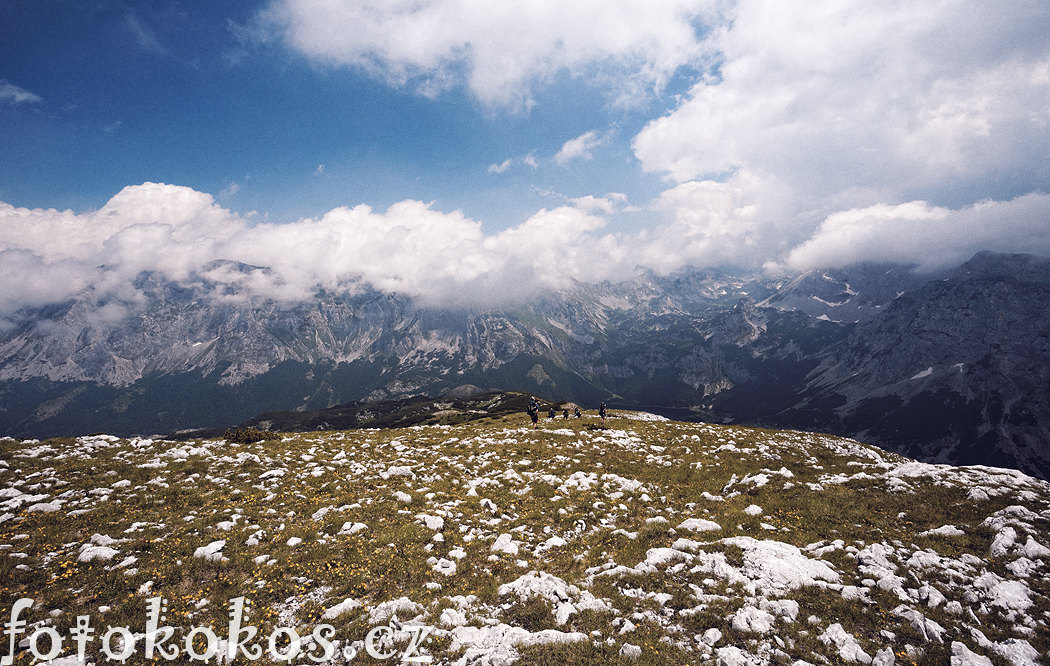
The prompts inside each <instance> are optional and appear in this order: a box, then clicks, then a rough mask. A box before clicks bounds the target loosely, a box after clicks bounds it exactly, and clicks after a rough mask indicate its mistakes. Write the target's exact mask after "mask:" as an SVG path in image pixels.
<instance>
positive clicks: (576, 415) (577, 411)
mask: <svg viewBox="0 0 1050 666" xmlns="http://www.w3.org/2000/svg"><path fill="white" fill-rule="evenodd" d="M582 416H583V414H580V408H579V407H577V408H576V413H575V414H573V417H574V418H577V419H578V418H580V417H582Z"/></svg>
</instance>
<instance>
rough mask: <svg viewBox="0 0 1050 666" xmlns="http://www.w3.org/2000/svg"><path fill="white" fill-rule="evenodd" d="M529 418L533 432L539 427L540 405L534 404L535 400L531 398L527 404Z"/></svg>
mask: <svg viewBox="0 0 1050 666" xmlns="http://www.w3.org/2000/svg"><path fill="white" fill-rule="evenodd" d="M528 411H529V417H530V418H531V419H532V428H533V430H535V429H536V428H537V427H539V423H540V405H539V403H538V402H536V398H533V399H532V401H531V402H530V403H529V410H528Z"/></svg>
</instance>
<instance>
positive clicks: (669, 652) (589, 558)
mask: <svg viewBox="0 0 1050 666" xmlns="http://www.w3.org/2000/svg"><path fill="white" fill-rule="evenodd" d="M1047 546H1050V484H1047V483H1045V482H1042V481H1038V480H1035V479H1031V478H1029V477H1027V476H1025V475H1023V474H1021V473H1019V472H1014V471H1010V470H1001V469H993V468H982V467H972V468H964V467H949V466H935V465H927V464H921V463H915V462H912V461H909V460H907V459H904V458H901V457H899V456H896V455H893V454H889V453H886V452H884V451H880V450H878V449H875V448H872V447H869V446H866V445H863V444H859V443H857V442H853V441H850V440H845V439H840V438H835V437H830V436H824V435H814V434H808V433H800V432H787V431H773V430H763V429H757V428H743V427H737V426H717V425H708V424H687V423H678V422H673V421H667V420H663V419H660V418H658V417H653V416H650V415H645V414H634V413H623V412H617V413H615V414H613V415H612V418H610V419H609V421H608V423H607V428H606V429H601V428H600V426H599V423H598V420H597V418H596V416H595V415H594V414H593V413H587V414H585V416H584V418H582V419H568V420H565V419H563V418H561V417H559V418H557V419H555V420H547V419H541V422H540V428H539V429H537V430H532V429H531V428H530V427H529V424H528V417H527V416H526V415H524V414H520V415H518V414H514V415H510V416H502V417H498V418H491V419H485V420H480V421H475V422H471V423H465V424H461V425H454V426H448V425H433V426H417V427H412V428H405V429H389V430H356V431H343V432H323V433H306V434H297V435H293V436H287V437H284V438H283V439H276V440H269V441H264V442H258V443H251V444H233V443H228V442H226V441H223V440H204V441H193V442H170V441H150V440H130V441H129V440H121V439H117V438H113V437H107V436H92V437H82V438H79V439H75V440H74V439H55V440H47V441H44V442H36V441H25V442H17V441H14V440H10V439H6V440H0V620H2V621H3V622H8V621H9V620H10V614H11V608H12V606H13V605H14V604H15V602H16V601H17V600H18V599H20V598H23V597H29V598H32V599H34V601H35V603H34V605H33V607H32V608H31V609H29V610H26V611H24V612H23V614H22V619H25V620H28V621H29V622H30V626H29V628H28V629H27V630H25V631H24V633H23V634H22V635H21V636H20V637H19V639H20V640H21V639H25V638H27V637H28V635H29V634H30V633H32V632H33V631H34V628H35V627H36V628H39V626H43V625H36V623H40V622H43V621H46V623H47V626H53V627H54V628H55V631H56V632H58V633H59V634H61V635H62V636H64V637H65V643H64V645H63V650H62V655H63V656H66V657H70V655H73V654H74V653H75V652H76V643H75V642H73V641H72V640H71V639H70V638H69V636H70V634H69V631H68V630H69V629H70V628H71V627H74V626H75V625H76V623H77V616H89V617H90V621H91V625H92V626H93V627H94V628H95V631H96V634H95V639H94V640H93V641H92V642H89V643H87V648H86V653H87V654H88V655H95V656H94V657H91V658H90V659H89V660H93V661H95V662H96V663H106V662H105V656H102V655H99V649H100V642H101V637H102V635H103V634H104V633H105V632H106V630H107V628H108V627H128V628H130V631H131V632H134V633H138V634H141V633H143V632H144V629H145V624H146V608H147V604H148V603H149V601H148V600H150V599H153V598H155V597H162V598H163V599H164V600H165V601H166V613H165V620H164V622H166V623H167V625H169V626H171V627H174V628H175V634H174V638H173V639H172V640H171V641H169V645H177V646H178V647H179V649H180V650H183V648H184V647H185V645H184V644H183V639H184V638H185V636H186V635H187V634H188V633H190V631H191V630H192V629H193V628H195V627H211V628H212V633H213V634H214V635H215V636H216V637H217V638H218V639H222V640H219V641H218V643H217V644H216V646H215V647H217V649H218V650H219V651H224V650H225V649H226V647H227V644H226V643H225V642H223V640H224V639H226V638H227V636H228V625H229V623H230V617H229V616H230V605H231V601H233V600H235V599H239V598H241V597H243V598H245V599H246V600H247V602H248V603H247V611H246V613H245V615H244V622H243V624H244V625H252V626H254V627H256V628H257V629H258V635H257V636H256V637H255V639H254V641H253V642H254V643H258V644H259V645H260V646H261V647H262V655H263V658H262V659H260V660H259V661H258V662H257V663H268V661H272V658H271V657H270V654H269V652H268V650H267V639H268V637H270V636H271V635H273V633H274V630H275V629H276V628H278V627H286V628H294V629H295V630H296V632H297V633H298V635H300V636H310V635H311V633H312V631H314V629H315V627H317V626H318V625H321V624H325V623H327V624H330V625H332V627H333V628H334V634H332V635H326V638H327V639H328V642H330V643H331V648H332V650H333V651H334V652H335V654H334V656H331V657H330V658H325V655H323V654H322V653H323V648H324V647H325V645H324V644H323V642H316V641H315V642H313V643H311V642H310V641H309V640H307V641H304V642H303V643H302V644H301V646H300V649H299V654H298V656H297V657H296V658H295V659H294V661H296V662H297V663H334V664H341V663H346V661H347V660H346V659H345V657H344V656H343V655H344V652H345V654H351V653H355V652H356V656H354V657H353V658H352V659H351V660H350V662H351V663H397V662H398V659H399V657H400V656H401V655H402V654H403V653H404V651H405V650H406V648H407V647H408V645H409V643H410V642H411V640H412V636H413V629H412V627H413V626H417V627H418V626H421V625H426V626H429V627H433V630H432V632H431V633H430V634H429V635H428V636H426V640H425V641H424V644H423V645H422V646H421V649H420V651H419V652H420V654H421V655H423V656H431V657H432V658H433V662H434V663H447V664H464V665H467V664H509V663H519V664H553V663H559V664H561V663H604V664H617V663H622V664H628V663H631V664H634V663H638V664H683V663H699V664H703V663H712V664H714V663H724V664H767V663H768V664H805V663H809V664H824V663H831V664H839V663H848V662H850V661H857V662H858V663H871V662H872V660H874V663H876V664H888V663H898V664H902V663H903V664H909V663H917V664H924V663H928V664H945V663H948V656H949V655H953V654H954V655H956V656H958V657H959V658H960V659H976V655H983V656H985V657H987V658H988V659H989V660H990V661H991V663H992V664H1026V663H1039V662H1038V661H1037V659H1042V660H1043V661H1044V662H1050V658H1048V657H1047V654H1048V652H1050V639H1048V636H1050V631H1048V625H1050V549H1048V548H1047ZM377 626H392V627H394V630H392V631H391V632H386V633H380V634H375V636H377V637H378V638H379V639H382V640H380V641H379V642H377V643H376V645H379V646H385V649H386V650H387V651H388V652H389V653H396V655H395V656H393V657H390V658H389V660H377V659H375V658H373V657H371V656H369V655H368V654H367V651H366V649H365V643H366V640H365V639H366V636H367V635H368V634H369V632H370V631H371V630H372V629H373V628H375V627H377ZM415 631H416V634H415V635H419V631H418V630H415ZM289 637H290V635H289V634H288V633H287V632H285V633H283V634H280V633H279V634H278V635H277V639H276V640H275V643H274V647H275V649H276V653H277V654H279V655H280V654H286V653H288V652H295V648H293V647H290V646H289V641H288V639H289ZM111 639H112V640H113V643H112V646H111V647H112V649H113V650H116V649H117V648H116V647H115V646H117V645H118V643H119V639H118V638H117V635H116V634H115V635H114V636H111ZM195 640H196V642H195V643H193V645H194V646H195V647H194V649H195V650H196V651H198V652H203V651H206V649H207V647H208V637H207V636H206V635H205V634H204V633H203V632H198V633H197V635H196V637H195ZM7 645H8V637H7V635H6V634H2V633H0V656H4V655H6V654H7ZM47 645H48V640H47V638H44V639H42V640H41V641H40V642H39V645H38V649H39V650H46V649H47ZM142 654H143V647H142V641H141V640H140V642H139V647H138V648H137V651H136V652H135V653H134V656H133V657H132V658H131V660H130V662H129V663H135V660H136V659H139V658H141V656H142ZM971 655H973V656H971ZM1040 655H1041V656H1040ZM178 660H180V661H182V663H188V659H187V658H186V655H184V654H183V655H181V656H179V657H178ZM32 661H33V655H32V654H31V653H30V651H29V650H27V649H23V650H22V651H21V652H20V653H19V656H18V658H17V659H16V661H15V663H16V664H27V663H31V662H32ZM155 661H156V658H155ZM215 662H216V659H214V658H213V659H212V660H211V663H215ZM57 663H62V662H57ZM64 663H68V664H75V663H78V662H77V660H76V658H75V656H74V657H70V659H69V660H68V661H67V662H64ZM236 663H249V659H247V658H246V657H244V656H241V657H240V658H239V659H238V660H237V662H236ZM962 663H984V662H981V661H973V662H962Z"/></svg>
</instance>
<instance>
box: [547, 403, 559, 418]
mask: <svg viewBox="0 0 1050 666" xmlns="http://www.w3.org/2000/svg"><path fill="white" fill-rule="evenodd" d="M547 416H548V417H550V418H552V419H553V418H555V417H557V416H558V412H557V411H556V410H555V409H554V405H551V410H550V411H549V412H547Z"/></svg>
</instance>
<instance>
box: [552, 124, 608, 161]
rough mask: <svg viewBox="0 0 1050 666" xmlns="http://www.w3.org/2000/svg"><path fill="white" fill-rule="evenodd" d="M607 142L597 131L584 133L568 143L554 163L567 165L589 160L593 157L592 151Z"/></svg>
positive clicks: (555, 157)
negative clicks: (576, 161)
mask: <svg viewBox="0 0 1050 666" xmlns="http://www.w3.org/2000/svg"><path fill="white" fill-rule="evenodd" d="M604 140H605V137H603V136H601V135H600V134H598V132H597V131H596V130H591V131H590V132H584V133H583V134H581V135H580V136H578V137H576V138H575V139H569V140H568V141H566V142H565V143H564V144H563V145H562V147H561V149H560V150H559V151H558V152H557V153H556V154H555V155H554V161H555V162H557V163H558V164H561V165H565V164H568V163H569V162H571V161H572V160H576V159H584V160H589V159H591V158H592V157H593V155H592V154H591V151H592V150H594V149H595V148H597V147H598V146H600V145H601V144H602V142H603V141H604Z"/></svg>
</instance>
